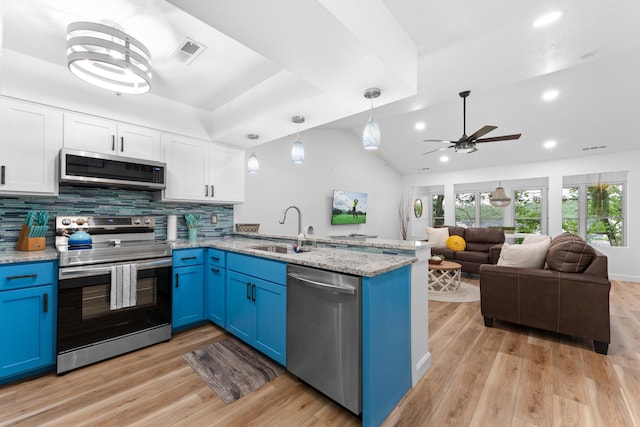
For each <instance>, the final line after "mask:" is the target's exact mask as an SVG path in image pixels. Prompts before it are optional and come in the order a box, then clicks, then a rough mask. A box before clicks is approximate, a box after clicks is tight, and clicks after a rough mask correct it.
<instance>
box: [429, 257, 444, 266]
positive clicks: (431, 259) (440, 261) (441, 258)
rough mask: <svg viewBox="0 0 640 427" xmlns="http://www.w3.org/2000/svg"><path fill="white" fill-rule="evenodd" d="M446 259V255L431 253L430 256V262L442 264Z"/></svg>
mask: <svg viewBox="0 0 640 427" xmlns="http://www.w3.org/2000/svg"><path fill="white" fill-rule="evenodd" d="M442 261H444V255H431V256H430V257H429V264H436V265H437V264H440V263H442Z"/></svg>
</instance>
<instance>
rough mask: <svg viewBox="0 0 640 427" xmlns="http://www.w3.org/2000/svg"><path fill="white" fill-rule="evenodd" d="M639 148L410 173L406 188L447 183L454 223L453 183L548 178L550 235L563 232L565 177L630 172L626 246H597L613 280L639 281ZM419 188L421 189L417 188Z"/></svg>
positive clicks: (448, 208) (418, 230) (417, 229)
mask: <svg viewBox="0 0 640 427" xmlns="http://www.w3.org/2000/svg"><path fill="white" fill-rule="evenodd" d="M638 159H640V151H628V152H623V153H614V154H604V155H591V156H586V157H579V158H576V159H563V160H558V161H553V162H544V163H527V164H505V165H504V166H502V167H498V168H496V167H491V168H479V169H471V170H464V171H455V172H448V173H434V174H426V175H410V176H405V177H404V178H403V186H404V188H405V191H414V189H415V188H416V187H421V186H428V185H444V189H445V218H447V219H448V221H449V222H448V223H451V218H454V206H453V200H454V191H453V186H454V185H455V184H459V183H469V182H484V181H498V180H510V179H522V178H537V177H548V178H549V234H550V235H552V236H554V235H557V234H560V233H561V232H562V205H561V196H562V177H563V176H565V175H578V174H587V173H599V172H616V171H625V170H626V171H629V176H628V182H627V210H626V212H625V215H626V219H627V220H626V222H625V224H626V226H627V234H626V238H627V239H626V242H627V246H626V247H602V246H599V247H598V249H599V250H600V251H602V252H603V253H605V254H606V255H607V256H608V258H609V276H610V278H612V279H617V280H627V281H633V282H640V262H638V255H637V254H638V246H639V245H640V227H639V226H638V222H637V221H636V220H637V218H638V213H640V198H638V197H636V195H637V194H638V191H639V190H640V164H639V163H638ZM416 191H418V190H417V189H416ZM410 230H415V231H414V232H413V236H411V238H413V239H424V238H425V235H424V234H423V231H422V230H424V227H422V224H420V226H419V227H418V226H416V227H410Z"/></svg>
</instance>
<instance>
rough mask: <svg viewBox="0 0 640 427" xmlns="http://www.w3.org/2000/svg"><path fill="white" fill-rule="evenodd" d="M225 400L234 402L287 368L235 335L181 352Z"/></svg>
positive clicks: (225, 401)
mask: <svg viewBox="0 0 640 427" xmlns="http://www.w3.org/2000/svg"><path fill="white" fill-rule="evenodd" d="M182 358H183V359H184V360H185V361H186V362H187V363H188V364H189V365H190V366H191V367H192V368H193V370H194V371H196V372H197V373H198V375H200V377H201V378H202V379H203V380H204V381H205V382H206V383H207V384H208V385H209V387H211V388H212V389H213V391H215V392H216V393H217V394H218V396H220V399H222V401H223V402H224V403H232V402H234V401H236V400H237V399H240V398H241V397H242V396H244V395H246V394H249V393H251V392H252V391H254V390H257V389H259V388H260V387H262V386H263V385H264V384H266V383H268V382H269V381H271V380H273V379H275V378H276V377H278V375H280V374H282V373H284V372H285V369H284V368H283V367H282V366H280V365H279V364H277V363H276V362H274V361H272V360H270V359H269V358H267V357H266V356H263V355H262V354H260V353H259V352H258V351H256V350H254V349H252V348H251V347H249V346H247V345H245V344H244V343H242V342H240V341H239V340H237V339H235V338H225V339H223V340H222V341H218V342H216V343H214V344H209V345H207V346H206V347H203V348H200V349H197V350H194V351H192V352H189V353H187V354H185V355H183V356H182Z"/></svg>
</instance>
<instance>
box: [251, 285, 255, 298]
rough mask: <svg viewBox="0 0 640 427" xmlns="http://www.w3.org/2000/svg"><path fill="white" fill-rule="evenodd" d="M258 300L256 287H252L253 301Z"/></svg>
mask: <svg viewBox="0 0 640 427" xmlns="http://www.w3.org/2000/svg"><path fill="white" fill-rule="evenodd" d="M255 300H256V285H251V301H255Z"/></svg>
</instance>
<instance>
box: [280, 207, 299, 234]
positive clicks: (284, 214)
mask: <svg viewBox="0 0 640 427" xmlns="http://www.w3.org/2000/svg"><path fill="white" fill-rule="evenodd" d="M291 208H293V209H295V210H297V211H298V235H300V234H301V233H302V213H301V212H300V209H299V208H298V207H297V206H293V205H291V206H289V207H288V208H287V209H285V210H284V213H283V214H282V218H280V224H284V221H285V220H286V219H287V212H289V209H291Z"/></svg>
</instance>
